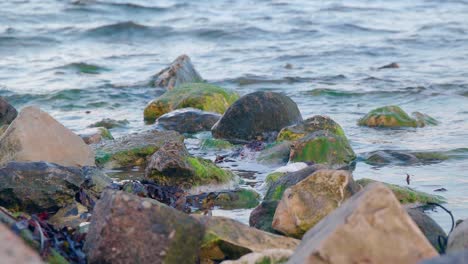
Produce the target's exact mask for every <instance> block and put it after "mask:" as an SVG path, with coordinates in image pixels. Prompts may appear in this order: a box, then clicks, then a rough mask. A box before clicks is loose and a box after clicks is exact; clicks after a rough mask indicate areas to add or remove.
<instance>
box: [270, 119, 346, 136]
mask: <svg viewBox="0 0 468 264" xmlns="http://www.w3.org/2000/svg"><path fill="white" fill-rule="evenodd" d="M320 130H325V131H330V132H331V133H334V134H335V135H338V136H345V133H344V131H343V128H341V126H340V125H339V124H338V123H336V122H335V121H334V120H333V119H331V118H330V117H328V116H322V115H316V116H313V117H311V118H308V119H306V120H304V121H303V122H301V123H299V124H297V125H293V126H288V127H285V128H283V129H282V130H281V131H280V132H279V134H278V137H277V139H276V140H277V141H284V140H291V141H294V140H299V139H301V138H303V137H305V136H306V135H307V134H310V133H313V132H316V131H320Z"/></svg>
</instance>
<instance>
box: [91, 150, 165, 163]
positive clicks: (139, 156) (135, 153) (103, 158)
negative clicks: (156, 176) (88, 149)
mask: <svg viewBox="0 0 468 264" xmlns="http://www.w3.org/2000/svg"><path fill="white" fill-rule="evenodd" d="M158 149H159V148H157V147H155V146H148V147H142V148H134V149H130V150H122V151H119V152H116V153H114V154H110V153H106V152H104V151H97V152H96V164H98V165H103V164H105V163H108V162H115V163H116V164H117V165H119V166H121V167H129V166H136V165H141V164H140V162H141V161H142V160H143V161H145V160H146V157H147V156H149V155H152V154H153V153H154V152H156V151H157V150H158Z"/></svg>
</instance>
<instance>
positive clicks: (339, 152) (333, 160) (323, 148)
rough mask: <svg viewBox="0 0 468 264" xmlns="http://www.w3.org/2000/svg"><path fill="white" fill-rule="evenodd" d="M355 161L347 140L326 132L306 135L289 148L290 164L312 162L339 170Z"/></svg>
mask: <svg viewBox="0 0 468 264" xmlns="http://www.w3.org/2000/svg"><path fill="white" fill-rule="evenodd" d="M355 159H356V154H355V153H354V151H353V149H352V148H351V145H350V144H349V142H348V139H347V138H346V137H345V136H339V135H336V134H333V133H331V132H329V131H326V130H320V131H317V132H313V133H311V134H308V135H307V136H305V137H303V138H301V139H299V140H297V141H295V142H294V143H293V144H292V146H291V153H290V156H289V161H290V162H312V163H315V164H326V165H328V166H330V167H333V168H339V167H341V166H345V165H348V164H351V163H352V162H353V161H354V160H355Z"/></svg>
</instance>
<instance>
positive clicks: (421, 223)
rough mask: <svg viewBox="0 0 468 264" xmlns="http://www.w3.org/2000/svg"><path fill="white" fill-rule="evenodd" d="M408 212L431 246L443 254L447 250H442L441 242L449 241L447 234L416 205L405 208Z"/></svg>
mask: <svg viewBox="0 0 468 264" xmlns="http://www.w3.org/2000/svg"><path fill="white" fill-rule="evenodd" d="M405 209H406V212H407V213H408V215H409V216H410V217H411V219H413V221H414V222H415V223H416V225H417V226H418V227H419V229H420V230H421V231H422V232H423V234H424V235H425V236H426V238H427V240H429V242H430V243H431V245H432V246H433V247H434V248H435V249H436V250H437V251H438V252H439V253H443V252H444V250H445V248H441V244H440V242H439V241H447V234H445V231H444V230H443V229H442V227H440V226H439V225H438V224H437V223H436V222H435V221H434V220H433V219H432V218H431V217H429V216H428V215H427V214H425V213H424V210H423V209H422V208H419V207H415V206H414V205H413V206H411V205H408V206H405Z"/></svg>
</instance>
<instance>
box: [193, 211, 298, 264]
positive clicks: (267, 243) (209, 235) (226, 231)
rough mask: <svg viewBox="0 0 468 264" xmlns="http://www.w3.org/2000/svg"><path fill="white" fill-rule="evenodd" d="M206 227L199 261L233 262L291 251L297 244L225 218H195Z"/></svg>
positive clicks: (289, 239)
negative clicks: (267, 252) (272, 251)
mask: <svg viewBox="0 0 468 264" xmlns="http://www.w3.org/2000/svg"><path fill="white" fill-rule="evenodd" d="M198 219H199V221H200V222H201V223H202V224H203V225H204V227H205V236H204V238H203V242H202V246H201V252H200V257H201V259H202V260H204V259H205V260H212V261H221V260H229V259H231V260H233V259H238V258H240V257H242V256H243V255H245V254H248V253H251V252H262V251H264V250H267V249H289V250H294V249H295V248H296V246H297V245H298V244H299V240H296V239H293V238H288V237H283V236H278V235H273V234H270V233H267V232H263V231H260V230H257V229H255V228H251V227H249V226H247V225H244V224H242V223H240V222H237V221H235V220H232V219H229V218H224V217H209V216H205V217H198Z"/></svg>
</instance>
